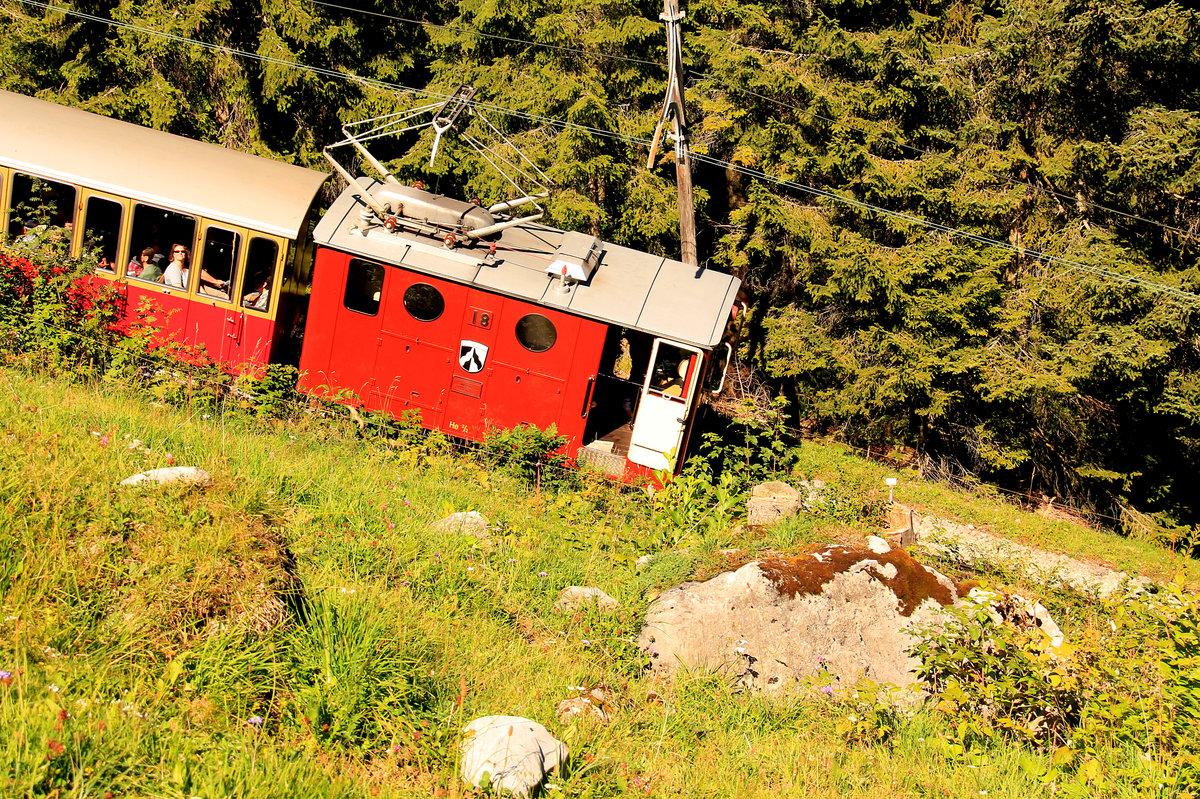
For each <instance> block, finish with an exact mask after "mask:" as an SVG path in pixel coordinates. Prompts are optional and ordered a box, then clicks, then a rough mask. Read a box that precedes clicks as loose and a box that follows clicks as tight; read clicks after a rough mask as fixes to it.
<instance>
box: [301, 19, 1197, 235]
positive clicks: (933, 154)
mask: <svg viewBox="0 0 1200 799" xmlns="http://www.w3.org/2000/svg"><path fill="white" fill-rule="evenodd" d="M311 2H312V3H314V4H315V5H319V6H324V7H326V8H333V9H337V10H340V11H347V12H351V13H357V14H365V15H370V16H373V17H378V18H382V19H387V20H391V21H394V22H403V23H407V24H412V25H421V26H424V27H427V28H434V29H440V30H448V31H453V32H455V33H462V34H468V35H471V36H481V37H484V38H488V39H495V40H498V41H504V42H509V43H512V44H520V45H526V46H529V47H539V48H544V49H549V50H558V51H564V52H570V53H576V54H580V55H588V56H592V57H594V58H607V59H613V60H617V61H626V62H630V63H635V64H642V65H645V66H651V67H655V68H657V69H664V68H665V67H664V65H663V64H662V63H661V62H657V61H648V60H646V59H642V58H633V57H630V56H622V55H617V54H615V53H604V52H600V51H598V50H590V49H587V48H581V47H566V46H564V45H556V44H548V43H545V42H536V41H533V40H531V39H522V38H520V37H514V36H501V35H498V34H493V33H485V32H483V31H480V30H477V29H475V28H468V27H463V26H457V25H446V24H440V23H434V22H429V21H428V20H419V19H413V18H410V17H402V16H398V15H395V14H385V13H383V12H380V11H371V10H368V9H364V8H354V7H352V6H347V5H342V4H340V3H332V2H328V0H311ZM795 55H797V56H808V55H812V54H811V53H809V54H803V53H797V54H795ZM691 76H692V77H693V78H696V79H699V80H706V81H709V82H711V83H715V84H717V85H718V86H722V87H723V88H725V89H728V90H731V91H735V92H739V93H741V94H745V95H747V96H750V97H754V98H756V99H759V100H764V101H766V102H769V103H773V104H774V105H776V106H778V107H780V108H786V109H788V110H790V111H795V112H796V113H799V114H804V115H806V116H808V117H810V118H812V119H816V120H820V121H822V122H825V123H828V124H833V125H840V126H842V127H844V128H846V129H848V130H853V131H856V132H858V133H862V134H864V135H872V134H871V133H870V132H869V131H866V130H864V129H862V128H859V127H856V126H854V125H850V124H848V123H847V122H846V121H845V120H841V119H836V118H833V117H828V116H825V115H823V114H820V113H818V112H816V111H812V110H810V109H807V108H802V107H800V106H798V105H794V104H792V103H788V102H785V101H783V100H780V99H778V98H777V97H771V96H770V95H766V94H762V93H761V92H756V91H754V90H753V89H747V88H745V87H742V86H737V85H735V84H732V83H729V82H728V81H724V80H721V79H720V78H718V77H716V76H715V75H712V74H710V73H705V72H693V73H691ZM877 139H878V140H879V141H881V142H886V143H887V144H890V145H892V146H894V147H898V148H900V149H903V150H906V151H908V152H911V153H916V154H918V155H922V156H927V157H930V158H936V159H938V160H941V161H944V162H946V163H951V164H954V165H956V166H958V167H960V168H962V169H966V170H969V171H971V172H975V173H977V174H981V175H987V176H989V177H991V178H993V179H995V180H999V181H1002V182H1004V183H1009V184H1011V185H1014V186H1023V187H1025V188H1027V189H1030V190H1032V191H1035V192H1037V193H1039V194H1044V195H1048V196H1052V197H1055V198H1056V199H1058V200H1062V201H1065V202H1068V203H1073V204H1080V205H1084V206H1087V207H1088V208H1093V209H1096V210H1098V211H1103V212H1104V213H1107V214H1112V215H1113V216H1119V217H1121V218H1123V219H1128V220H1130V221H1134V222H1141V223H1143V224H1147V225H1152V226H1154V227H1158V228H1161V229H1163V230H1166V231H1169V232H1171V233H1175V234H1177V235H1179V236H1183V237H1185V238H1188V239H1196V238H1198V236H1197V234H1196V233H1194V232H1192V231H1189V230H1187V229H1185V228H1182V227H1179V226H1178V225H1171V224H1167V223H1166V222H1160V221H1158V220H1155V219H1150V218H1148V217H1144V216H1140V215H1138V214H1134V213H1130V212H1128V211H1122V210H1120V209H1118V208H1113V207H1111V206H1109V205H1105V204H1103V203H1100V202H1097V201H1095V200H1089V199H1086V198H1083V197H1078V196H1075V195H1070V194H1066V193H1064V192H1060V191H1058V190H1057V189H1053V188H1050V187H1048V186H1043V185H1039V184H1037V183H1034V182H1032V181H1029V180H1022V179H1020V178H1017V177H1013V176H1012V175H1005V174H1002V173H1000V172H995V171H993V170H990V169H985V168H983V167H980V166H976V165H974V164H970V163H967V162H965V161H963V160H962V159H960V158H956V157H954V156H952V155H947V154H946V153H941V152H938V151H937V150H932V149H929V148H926V147H918V146H916V145H912V144H905V143H904V142H901V141H898V140H896V139H893V138H890V137H887V136H877Z"/></svg>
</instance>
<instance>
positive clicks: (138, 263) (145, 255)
mask: <svg viewBox="0 0 1200 799" xmlns="http://www.w3.org/2000/svg"><path fill="white" fill-rule="evenodd" d="M126 271H127V272H129V274H131V275H132V276H134V277H136V278H139V279H141V280H149V281H151V282H153V283H161V282H162V277H163V270H162V254H161V253H159V251H158V248H157V247H147V248H146V249H144V250H142V252H141V254H140V255H138V256H137V257H136V258H134V259H133V260H132V261H130V262H129V266H128V268H127V269H126Z"/></svg>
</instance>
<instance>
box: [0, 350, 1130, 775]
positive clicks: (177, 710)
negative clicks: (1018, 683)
mask: <svg viewBox="0 0 1200 799" xmlns="http://www.w3.org/2000/svg"><path fill="white" fill-rule="evenodd" d="M23 369H24V367H23V366H21V365H20V364H14V365H11V366H10V367H9V368H7V369H6V370H4V371H3V372H0V619H3V620H2V621H0V670H2V671H6V672H9V677H8V678H6V680H5V681H4V684H3V685H0V731H2V732H0V735H2V736H3V740H4V743H5V746H4V750H3V753H2V754H0V762H3V766H4V769H3V772H2V774H0V779H3V780H5V782H3V783H2V785H3V787H0V793H3V794H5V795H38V796H49V795H53V794H54V792H55V791H58V792H59V793H58V795H59V796H62V795H76V796H97V797H102V796H104V795H106V793H108V792H112V794H113V795H114V796H123V795H130V796H133V795H154V796H205V797H215V796H244V797H249V796H295V795H297V794H300V793H304V794H308V795H311V796H313V797H325V796H330V797H342V796H347V797H350V796H374V795H380V796H387V795H407V794H420V795H430V794H437V793H438V792H439V791H442V792H448V793H451V794H454V795H462V794H464V793H470V791H468V790H466V789H465V788H464V787H463V786H462V785H460V784H459V783H458V781H457V778H456V776H455V770H456V765H457V756H456V754H455V744H456V742H457V740H458V738H457V730H458V729H459V728H460V727H461V726H462V725H463V724H465V723H466V722H467V721H469V720H470V719H471V718H474V717H475V716H478V715H483V714H487V713H512V714H517V715H525V716H529V717H531V718H534V719H536V720H538V721H540V722H542V723H544V724H546V725H547V726H548V727H550V729H551V730H552V731H553V732H554V733H555V734H557V735H558V736H559V737H561V738H562V739H563V740H565V741H566V742H567V743H568V744H569V745H570V747H571V751H572V757H571V760H570V763H569V767H568V771H567V773H566V774H564V775H562V776H561V777H559V778H555V779H554V780H553V781H552V783H553V785H554V786H555V791H551V794H553V793H555V792H560V793H562V794H564V795H578V796H620V795H629V794H636V795H648V796H678V795H704V796H737V797H743V796H768V795H770V796H778V795H805V796H835V795H836V796H843V795H845V796H879V795H881V794H882V795H894V796H935V795H936V796H944V795H948V794H947V792H949V794H950V795H980V794H981V793H982V792H984V791H986V792H987V795H988V796H991V797H995V796H1013V797H1017V796H1022V797H1024V796H1033V795H1052V794H1053V793H1054V792H1055V790H1056V788H1055V787H1054V786H1053V785H1048V784H1045V783H1043V782H1042V781H1041V780H1040V778H1041V777H1042V775H1044V774H1046V773H1047V770H1048V764H1049V756H1048V755H1047V754H1045V753H1041V752H1037V751H1035V750H1032V749H1029V748H1025V747H1021V746H1019V745H1015V744H1011V743H1006V742H1004V741H996V742H994V743H993V744H989V745H985V746H982V747H981V748H977V749H976V750H974V751H973V752H972V753H971V755H970V757H965V756H963V755H960V754H955V753H954V752H951V751H949V750H947V749H946V748H945V747H943V746H940V745H939V743H938V742H939V741H940V740H941V738H942V737H944V736H943V733H945V730H944V728H943V722H942V721H941V720H940V719H939V718H938V717H937V714H925V715H918V716H916V717H915V718H899V717H897V718H895V719H889V720H887V723H888V724H889V725H891V726H890V727H888V729H887V731H886V732H885V733H883V734H876V731H877V730H878V729H882V728H881V727H879V726H878V725H875V726H871V727H870V728H869V734H864V733H863V731H862V730H863V728H862V725H860V724H858V722H857V721H854V722H851V721H849V719H850V718H851V717H853V716H856V714H860V713H861V712H862V711H861V710H860V709H859V708H858V707H857V706H855V705H853V704H846V703H841V702H831V701H828V700H825V699H813V698H811V697H808V696H806V695H805V696H796V697H792V698H784V699H780V698H775V699H772V698H767V697H759V696H752V695H747V694H745V693H742V692H740V691H738V690H736V689H735V688H733V687H731V686H729V685H727V684H726V683H725V682H724V681H723V680H721V679H719V678H717V677H715V676H713V675H710V674H694V675H684V676H683V677H681V678H680V679H678V680H676V681H673V682H662V681H659V680H657V679H656V678H653V677H651V676H648V675H647V674H646V673H645V672H644V670H643V668H642V667H643V665H644V661H643V657H642V655H641V654H640V653H639V652H638V650H637V649H636V647H635V646H634V645H633V643H632V639H633V638H635V637H636V634H637V631H638V629H639V626H640V622H641V618H642V615H643V613H644V611H645V608H646V606H647V604H648V603H649V601H650V600H651V598H652V597H653V596H655V595H656V594H657V592H659V591H662V590H664V589H665V588H668V587H670V586H672V585H675V584H677V583H679V582H681V581H683V580H685V579H689V578H692V577H695V576H697V575H698V574H704V573H712V572H713V571H715V570H718V569H720V568H724V567H725V565H727V564H728V562H729V558H730V557H735V558H736V557H737V556H731V555H730V554H729V553H727V552H723V551H722V550H724V549H725V548H730V547H732V548H736V549H738V550H740V551H741V552H742V553H743V554H742V555H741V557H744V558H748V557H752V556H753V555H754V554H755V553H757V552H762V551H785V552H786V551H797V550H798V549H800V548H802V547H804V546H805V545H807V544H808V543H809V542H817V541H828V540H831V539H832V538H835V537H843V538H845V537H860V536H862V535H864V534H865V533H867V532H873V531H875V530H877V529H878V520H876V519H874V518H872V517H871V516H870V515H869V514H868V515H864V511H863V509H864V508H870V507H874V506H875V505H876V504H878V499H879V496H878V494H879V492H882V491H883V490H885V489H883V488H882V480H881V479H880V478H881V477H882V473H881V472H879V471H878V468H877V467H876V466H874V465H871V464H865V463H863V462H861V461H859V460H857V459H853V458H850V457H849V456H846V455H844V454H842V453H840V452H839V451H838V450H836V449H835V448H819V447H815V446H808V445H806V446H805V447H803V448H801V450H800V451H799V453H798V457H797V459H796V463H797V466H796V469H797V470H798V471H797V472H796V474H795V475H792V476H793V477H795V476H800V475H804V476H820V477H823V478H826V479H829V480H830V481H831V482H835V481H836V483H837V484H838V485H839V486H840V489H839V490H841V491H843V493H845V495H846V499H847V502H845V503H834V506H832V509H831V510H830V512H829V515H825V516H817V517H811V516H810V517H805V518H802V519H796V520H794V521H792V522H789V523H787V524H784V525H780V526H778V527H776V528H772V529H770V530H765V531H763V530H748V529H742V528H737V527H736V526H729V527H719V528H711V529H710V528H705V529H696V530H692V531H690V532H688V535H689V540H688V542H687V547H686V551H662V550H660V549H659V547H660V546H661V545H662V543H663V542H665V541H670V540H675V539H677V538H678V537H679V531H678V530H670V529H665V528H664V525H668V524H670V523H671V522H670V520H669V519H668V518H667V517H666V515H665V514H663V513H661V512H660V509H659V507H658V506H656V505H655V503H654V502H652V501H650V499H649V498H648V497H647V495H646V494H645V492H639V491H629V490H622V489H619V488H617V487H612V486H608V485H605V484H598V483H593V482H591V481H590V480H588V479H583V480H582V481H568V482H566V483H564V486H565V487H564V488H563V489H562V490H561V491H554V490H549V489H542V490H539V488H538V487H537V486H531V485H530V484H529V483H528V482H527V481H525V480H523V479H522V476H521V475H520V473H519V470H518V471H516V472H514V471H509V470H506V469H504V468H502V466H501V467H492V468H489V467H486V466H485V465H483V463H482V462H481V461H478V460H476V459H474V458H473V457H471V456H469V455H463V454H460V453H458V452H457V451H455V450H454V449H453V448H452V447H449V446H447V445H446V442H439V441H437V440H433V441H430V440H417V439H412V440H401V441H398V440H397V438H396V437H394V436H380V437H374V436H370V435H364V433H363V431H362V430H360V429H359V428H358V425H357V424H356V423H354V422H352V421H351V420H349V419H348V418H347V417H345V416H340V417H339V416H337V415H335V414H330V413H329V412H326V411H316V412H313V413H312V414H297V415H295V416H293V417H292V418H289V419H284V420H272V419H269V418H262V417H260V416H259V415H257V414H255V413H253V412H252V409H250V410H237V409H236V408H235V406H236V405H237V401H236V398H231V397H229V396H228V395H226V396H224V397H222V398H217V399H214V400H213V401H212V402H207V403H194V404H193V405H192V406H191V407H190V408H189V407H188V406H187V404H186V403H185V404H184V405H183V406H178V405H173V404H167V403H163V402H160V401H158V400H157V399H150V398H148V396H147V394H146V393H145V390H144V388H139V387H137V386H136V385H135V386H134V387H132V388H130V387H127V386H126V385H125V384H123V383H120V382H112V381H109V382H103V383H97V384H92V385H88V386H79V385H74V384H71V383H70V382H67V381H64V380H58V379H50V378H48V377H46V376H45V375H44V374H43V373H40V372H34V371H29V370H24V371H23ZM168 455H169V456H170V457H169V458H168ZM170 461H174V462H176V463H180V464H191V465H197V466H201V467H203V468H205V469H206V470H208V471H209V472H210V473H211V474H212V475H213V478H214V479H213V483H212V485H211V486H209V487H207V488H203V489H201V488H177V487H163V488H151V489H134V490H130V489H122V488H118V487H117V483H118V481H119V480H120V479H122V478H123V477H125V476H127V475H129V474H131V473H134V472H136V471H141V470H143V469H147V468H153V467H157V466H163V465H166V464H167V463H168V462H170ZM905 490H911V491H913V492H914V493H915V492H918V491H920V492H925V493H922V494H921V496H922V497H923V498H924V501H926V502H927V503H928V505H929V506H930V507H933V508H936V507H938V504H939V503H941V502H946V503H947V504H948V505H949V504H953V508H954V511H955V512H956V513H958V514H960V515H962V516H964V517H967V518H979V517H983V516H986V515H987V514H992V516H991V517H990V518H994V519H996V520H998V521H1000V522H1004V520H1012V519H1022V520H1023V521H1022V523H1023V524H1026V523H1027V524H1029V525H1030V527H1031V528H1033V529H1038V530H1043V529H1044V530H1045V531H1046V532H1045V533H1044V535H1045V536H1046V538H1047V540H1053V536H1054V535H1055V533H1054V529H1055V528H1053V527H1042V526H1041V525H1043V521H1039V520H1038V519H1037V518H1036V517H1033V516H1030V515H1028V514H1025V515H1022V514H1019V513H1018V512H1017V511H1015V510H1012V509H1010V508H1006V507H999V508H998V507H997V506H995V505H993V504H990V503H987V502H984V501H981V500H979V499H976V498H970V497H962V496H960V495H954V494H951V493H950V492H946V493H945V494H942V493H940V492H942V491H943V489H940V488H936V489H935V488H929V487H925V486H920V487H918V486H916V485H913V486H908V485H906V486H905ZM850 500H853V501H850ZM454 510H477V511H479V512H481V513H482V514H484V515H485V516H486V517H487V518H488V519H489V521H490V523H491V530H490V531H489V532H488V534H487V535H484V536H482V537H478V538H477V537H475V536H473V535H464V534H460V533H453V532H434V531H432V530H430V529H429V524H430V523H431V522H433V521H435V520H437V519H439V518H441V517H442V516H443V515H445V514H446V513H448V512H450V511H454ZM1072 535H1077V536H1080V537H1082V538H1084V539H1086V540H1089V541H1101V542H1102V541H1104V540H1106V539H1104V538H1103V537H1102V536H1099V535H1098V534H1097V533H1095V532H1094V531H1087V530H1081V531H1079V532H1073V533H1072ZM1091 545H1092V546H1097V547H1099V546H1100V544H1091ZM642 554H655V555H656V557H655V559H654V560H652V561H651V562H650V563H649V564H643V565H638V564H637V563H636V560H637V557H638V556H639V555H642ZM568 585H595V586H598V587H600V588H603V589H604V590H605V591H607V592H608V593H610V594H612V595H613V596H615V597H617V598H618V599H619V600H620V602H621V607H620V609H619V610H618V611H617V612H616V613H613V614H602V613H599V612H596V611H581V612H577V613H570V614H567V613H562V612H559V611H557V610H556V609H555V608H554V603H555V599H556V597H557V595H558V592H559V591H560V590H561V589H562V588H563V587H565V586H568ZM1072 621H1074V619H1072ZM1092 623H1094V619H1091V618H1086V617H1081V618H1080V619H1079V624H1083V625H1085V624H1092ZM598 685H603V686H605V687H606V688H607V689H608V691H609V692H610V693H611V695H612V696H613V698H614V699H613V707H612V711H613V713H614V720H613V721H612V723H611V724H610V725H608V726H603V725H598V724H592V723H588V722H584V721H573V722H566V723H560V722H558V721H557V720H556V719H555V716H554V711H555V707H556V706H557V704H558V703H559V702H560V701H561V700H563V699H565V698H568V697H570V696H572V695H573V694H574V693H576V690H575V688H574V687H577V686H598ZM873 724H874V723H873ZM1121 756H1123V755H1119V754H1116V755H1113V758H1114V759H1113V760H1112V761H1110V762H1111V764H1112V768H1113V769H1116V768H1118V765H1119V763H1118V759H1119V757H1121Z"/></svg>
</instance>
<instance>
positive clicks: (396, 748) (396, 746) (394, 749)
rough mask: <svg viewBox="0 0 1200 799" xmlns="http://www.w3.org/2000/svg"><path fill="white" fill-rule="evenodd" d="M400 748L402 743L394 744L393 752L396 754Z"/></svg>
mask: <svg viewBox="0 0 1200 799" xmlns="http://www.w3.org/2000/svg"><path fill="white" fill-rule="evenodd" d="M400 750H401V746H400V744H392V754H395V753H397V752H399V751H400Z"/></svg>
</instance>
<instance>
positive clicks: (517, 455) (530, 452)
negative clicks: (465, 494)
mask: <svg viewBox="0 0 1200 799" xmlns="http://www.w3.org/2000/svg"><path fill="white" fill-rule="evenodd" d="M566 443H567V437H566V436H560V435H559V434H558V428H557V427H556V426H555V425H550V426H549V427H548V428H546V429H545V430H540V429H539V428H537V427H535V426H534V425H525V424H523V425H517V426H516V427H514V428H512V429H511V430H502V429H499V428H492V429H491V430H489V431H488V434H487V437H486V438H485V439H484V442H483V450H482V452H483V460H484V462H485V463H487V464H488V465H491V466H496V467H498V468H501V469H503V470H505V471H507V472H508V473H510V474H512V475H514V476H515V477H517V478H518V479H520V480H522V481H524V482H525V483H528V484H529V485H536V486H538V487H539V488H542V489H549V490H555V491H557V490H566V491H569V490H574V489H575V488H577V487H578V484H579V474H578V467H577V466H576V464H575V462H574V461H573V460H571V459H570V458H568V457H567V456H566V455H564V454H562V451H561V450H562V448H563V446H564V445H565V444H566Z"/></svg>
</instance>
